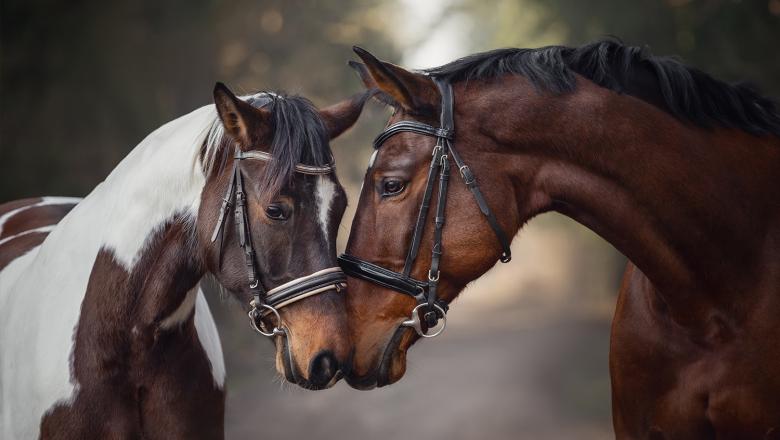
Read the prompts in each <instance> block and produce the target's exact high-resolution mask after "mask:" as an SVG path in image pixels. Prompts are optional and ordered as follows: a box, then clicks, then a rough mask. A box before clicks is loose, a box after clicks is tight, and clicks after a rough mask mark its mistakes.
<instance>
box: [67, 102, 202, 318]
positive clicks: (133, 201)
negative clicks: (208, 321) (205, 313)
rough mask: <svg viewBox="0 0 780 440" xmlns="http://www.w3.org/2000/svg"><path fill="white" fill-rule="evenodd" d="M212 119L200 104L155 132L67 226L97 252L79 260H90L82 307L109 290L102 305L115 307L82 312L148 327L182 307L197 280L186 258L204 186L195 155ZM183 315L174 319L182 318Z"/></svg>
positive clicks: (196, 267) (192, 251)
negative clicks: (85, 237)
mask: <svg viewBox="0 0 780 440" xmlns="http://www.w3.org/2000/svg"><path fill="white" fill-rule="evenodd" d="M215 118H216V113H215V110H214V108H213V106H207V107H203V108H201V109H198V110H195V111H194V112H192V113H190V114H188V115H185V116H182V117H180V118H178V119H176V120H174V121H171V122H169V123H167V124H165V125H163V126H162V127H160V128H158V129H157V130H155V131H154V132H153V133H151V134H150V135H149V136H147V137H146V138H145V139H144V140H143V141H142V142H141V143H140V144H139V145H138V146H137V147H136V148H135V149H134V150H133V151H132V152H131V153H130V154H129V155H128V156H127V157H126V158H125V159H124V160H123V161H122V162H121V163H120V164H119V165H118V166H117V167H116V168H115V169H114V170H113V171H112V172H111V174H110V175H109V176H108V178H106V180H105V182H103V183H102V184H101V185H99V186H98V187H97V188H96V189H95V190H94V191H93V192H92V193H91V194H90V195H89V196H88V197H87V198H86V199H85V200H84V202H82V203H83V204H84V208H85V209H84V212H83V213H81V217H82V218H81V219H80V221H78V222H72V223H73V227H74V228H78V229H81V230H84V234H83V235H88V236H90V237H92V241H93V242H94V246H95V247H96V249H95V251H94V252H95V253H96V255H97V256H96V257H93V258H92V259H91V260H89V262H87V261H86V260H85V261H84V262H83V263H84V264H92V263H93V262H94V264H92V267H91V276H90V277H89V281H88V284H87V286H85V287H84V288H85V290H86V292H87V295H86V298H85V302H89V301H91V300H95V302H96V303H97V302H100V301H105V300H106V299H103V298H101V297H104V296H105V295H106V292H111V296H112V297H111V298H110V300H111V301H112V302H113V303H115V304H121V305H122V306H121V307H119V308H118V309H117V308H103V309H99V308H97V307H96V308H95V309H94V310H93V309H90V308H85V310H87V311H88V312H89V311H92V313H93V314H94V315H95V317H96V318H99V320H100V321H106V320H108V321H109V322H116V323H117V325H127V326H128V327H126V328H131V327H132V328H136V326H137V329H144V328H149V329H154V328H156V327H157V326H159V325H160V324H161V322H163V321H164V320H165V318H166V317H167V316H170V315H174V314H175V313H174V312H175V311H176V310H178V307H179V306H180V305H186V304H188V303H187V301H186V298H187V294H188V292H190V291H191V290H193V289H194V288H195V286H196V284H197V282H198V280H199V279H200V278H201V276H202V275H203V270H202V269H201V268H200V264H199V263H198V262H197V260H196V258H194V257H193V256H194V255H197V245H196V237H195V230H194V229H195V227H194V225H195V222H196V219H197V214H198V208H199V205H200V197H201V192H202V191H203V186H204V184H205V176H204V172H203V170H202V167H201V163H200V160H199V154H198V152H199V149H200V146H201V145H202V143H203V140H204V139H205V137H206V135H207V130H208V128H209V127H210V124H211V123H212V122H213V121H214V120H215ZM74 244H75V245H76V246H78V243H74ZM97 274H99V275H97ZM93 291H94V292H95V293H94V295H95V296H91V295H90V293H91V292H93ZM191 296H192V298H190V299H192V300H193V301H190V303H191V305H194V294H193V295H191ZM128 310H130V311H131V313H128ZM189 310H191V307H189ZM189 310H188V311H187V313H184V314H179V315H176V316H180V317H181V318H183V319H184V318H186V319H189V317H191V314H189ZM112 313H113V314H115V315H117V316H111V314H112ZM128 320H130V321H132V322H129V321H128Z"/></svg>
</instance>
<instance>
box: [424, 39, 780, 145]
mask: <svg viewBox="0 0 780 440" xmlns="http://www.w3.org/2000/svg"><path fill="white" fill-rule="evenodd" d="M425 72H426V73H428V74H431V75H435V76H440V77H444V78H448V79H449V80H450V81H452V82H457V81H468V80H471V79H475V80H489V79H494V78H497V77H500V76H502V75H508V74H509V75H522V76H524V77H526V78H528V80H530V81H531V83H532V84H533V85H534V86H535V87H536V88H537V89H539V90H547V91H550V92H553V93H556V94H562V93H567V92H572V91H574V89H575V88H576V79H575V75H574V74H575V73H577V74H579V75H582V76H584V77H586V78H588V79H589V80H591V81H593V82H594V83H595V84H598V85H599V86H601V87H605V88H607V89H610V90H614V91H616V92H618V93H626V94H629V95H632V96H635V97H637V98H639V99H642V100H644V101H647V102H649V103H650V104H653V105H655V106H657V107H659V108H661V109H662V110H664V111H666V112H668V113H670V114H671V115H673V116H674V117H676V118H677V119H679V120H682V121H687V122H690V123H693V124H696V125H699V126H702V127H706V128H710V127H712V126H721V127H728V128H737V129H741V130H744V131H747V132H749V133H752V134H755V135H766V134H772V135H775V136H780V113H778V109H777V105H776V103H775V102H774V101H773V100H772V99H770V98H767V97H765V96H762V95H761V94H760V93H759V92H758V91H757V90H756V89H755V88H753V87H751V86H749V85H747V84H745V83H736V84H728V83H725V82H723V81H720V80H717V79H715V78H713V77H711V76H710V75H708V74H707V73H704V72H703V71H701V70H699V69H696V68H693V67H689V66H686V65H685V64H683V63H682V62H681V61H680V60H679V59H677V58H674V57H660V56H653V55H651V54H650V53H649V51H648V50H647V49H646V48H644V47H636V46H626V45H624V44H623V43H621V42H620V41H618V40H615V39H607V40H601V41H597V42H594V43H591V44H587V45H584V46H580V47H566V46H547V47H542V48H538V49H515V48H509V49H497V50H492V51H488V52H482V53H477V54H473V55H469V56H467V57H464V58H461V59H458V60H455V61H453V62H451V63H448V64H445V65H443V66H441V67H435V68H432V69H428V70H426V71H425Z"/></svg>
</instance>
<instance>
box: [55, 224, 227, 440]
mask: <svg viewBox="0 0 780 440" xmlns="http://www.w3.org/2000/svg"><path fill="white" fill-rule="evenodd" d="M190 228H191V225H187V224H186V223H185V222H183V221H181V220H174V221H172V222H171V223H169V224H168V225H167V227H165V228H164V229H163V230H162V232H160V233H159V234H158V235H157V236H156V237H155V238H154V239H152V240H151V243H152V245H151V246H150V248H148V249H147V250H146V252H145V253H144V255H143V257H142V258H141V259H140V261H138V263H137V264H136V265H135V266H134V267H133V269H132V272H131V273H128V272H127V271H126V270H125V268H124V267H122V266H121V265H120V264H118V263H117V261H116V260H115V258H114V255H113V253H112V252H111V251H109V250H105V249H103V250H101V251H100V252H99V253H98V256H97V258H96V261H95V265H94V267H93V270H92V274H91V275H90V280H89V284H88V286H87V292H86V296H85V298H84V302H83V304H82V313H81V317H80V319H79V324H78V329H77V330H76V344H75V348H74V354H73V367H72V369H73V371H72V376H73V380H74V381H75V382H76V383H78V384H79V393H78V395H77V396H76V398H75V400H74V401H73V403H72V404H71V405H60V406H57V407H55V408H54V409H53V410H52V411H50V412H49V413H48V414H47V415H46V416H45V417H43V419H42V422H41V438H42V439H84V438H95V439H98V438H99V439H104V438H144V439H147V438H165V439H171V438H181V439H185V438H186V439H192V438H210V439H211V438H216V439H220V438H223V423H224V399H225V395H224V392H223V391H222V390H221V389H218V388H217V387H216V385H215V384H214V379H213V376H212V373H211V367H210V364H209V360H208V357H207V355H206V353H205V351H204V349H203V347H202V346H201V345H200V342H199V340H198V336H197V333H196V330H195V326H194V319H193V315H192V314H191V315H190V317H189V318H188V319H187V320H186V321H185V322H184V323H183V324H182V325H181V327H175V328H173V329H170V330H163V329H161V328H160V322H161V321H162V320H163V319H164V318H165V317H167V316H169V315H170V314H171V313H172V312H173V311H174V310H176V308H177V307H178V306H179V305H180V304H181V302H182V301H183V300H184V298H185V295H186V294H187V292H188V291H189V290H191V289H193V288H194V287H195V284H196V283H197V282H198V280H199V279H200V278H201V276H202V274H203V271H202V269H201V265H200V263H199V262H198V261H196V260H195V259H194V258H193V256H194V255H196V254H195V253H194V252H193V249H192V248H191V246H190V245H189V243H191V240H189V239H188V236H187V235H188V231H189V230H190Z"/></svg>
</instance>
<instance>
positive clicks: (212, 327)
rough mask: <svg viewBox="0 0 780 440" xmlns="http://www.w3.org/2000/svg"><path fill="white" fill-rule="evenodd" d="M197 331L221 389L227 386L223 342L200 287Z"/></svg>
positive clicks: (196, 317)
mask: <svg viewBox="0 0 780 440" xmlns="http://www.w3.org/2000/svg"><path fill="white" fill-rule="evenodd" d="M195 331H196V332H197V333H198V340H199V341H200V345H201V346H202V347H203V350H204V351H205V352H206V356H207V357H208V358H209V363H210V364H211V375H212V376H213V377H214V384H215V385H216V386H217V388H219V389H224V388H225V359H224V357H223V356H222V343H220V341H219V333H218V332H217V325H216V324H214V318H213V317H212V316H211V311H210V310H209V304H208V303H207V302H206V297H205V296H203V291H202V290H201V289H200V287H198V294H197V298H196V300H195Z"/></svg>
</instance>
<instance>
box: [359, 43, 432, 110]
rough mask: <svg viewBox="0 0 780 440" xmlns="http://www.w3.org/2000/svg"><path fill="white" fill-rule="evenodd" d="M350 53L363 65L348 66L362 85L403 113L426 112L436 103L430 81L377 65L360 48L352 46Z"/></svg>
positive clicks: (371, 57) (423, 77)
mask: <svg viewBox="0 0 780 440" xmlns="http://www.w3.org/2000/svg"><path fill="white" fill-rule="evenodd" d="M352 50H354V51H355V53H356V54H357V56H359V57H360V59H361V60H363V62H364V63H365V65H360V64H359V63H351V64H350V66H351V67H352V68H353V69H355V70H357V72H358V74H359V75H360V77H361V79H362V80H363V84H365V85H366V87H369V88H377V89H379V90H380V91H381V92H382V93H384V94H386V95H387V96H389V97H390V98H391V99H392V100H393V101H394V102H395V103H397V104H398V105H399V106H401V108H403V109H404V110H405V111H407V112H410V113H424V112H428V111H429V110H431V109H432V107H434V106H435V103H436V102H438V100H437V93H438V92H437V91H436V86H435V85H434V84H433V81H432V80H431V79H430V78H429V77H427V76H425V75H423V74H421V73H415V72H410V71H408V70H406V69H404V68H402V67H399V66H396V65H395V64H391V63H387V62H384V61H380V60H378V59H377V58H376V57H375V56H373V55H371V54H370V53H369V52H368V51H366V50H365V49H362V48H360V47H357V46H354V47H353V48H352Z"/></svg>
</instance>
